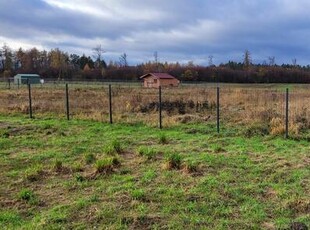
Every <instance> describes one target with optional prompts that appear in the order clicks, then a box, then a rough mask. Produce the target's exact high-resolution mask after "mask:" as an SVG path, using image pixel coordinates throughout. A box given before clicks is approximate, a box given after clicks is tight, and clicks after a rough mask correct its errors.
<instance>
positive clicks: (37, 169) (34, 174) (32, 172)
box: [25, 165, 44, 182]
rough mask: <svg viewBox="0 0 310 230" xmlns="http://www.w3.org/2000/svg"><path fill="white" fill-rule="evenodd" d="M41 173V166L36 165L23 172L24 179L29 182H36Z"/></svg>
mask: <svg viewBox="0 0 310 230" xmlns="http://www.w3.org/2000/svg"><path fill="white" fill-rule="evenodd" d="M43 173H44V172H43V166H42V165H36V166H34V167H31V168H28V169H27V170H26V171H25V178H26V179H27V180H28V181H30V182H34V181H38V180H39V179H40V178H41V176H42V174H43Z"/></svg>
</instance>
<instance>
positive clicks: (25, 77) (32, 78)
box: [14, 74, 41, 84]
mask: <svg viewBox="0 0 310 230" xmlns="http://www.w3.org/2000/svg"><path fill="white" fill-rule="evenodd" d="M40 80H41V78H40V75H38V74H17V75H15V76H14V84H27V83H28V81H29V83H30V84H40Z"/></svg>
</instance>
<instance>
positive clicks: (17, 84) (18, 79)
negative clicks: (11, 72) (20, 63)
mask: <svg viewBox="0 0 310 230" xmlns="http://www.w3.org/2000/svg"><path fill="white" fill-rule="evenodd" d="M17 89H19V79H17Z"/></svg>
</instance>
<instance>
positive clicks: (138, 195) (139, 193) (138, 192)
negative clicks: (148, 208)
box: [131, 189, 145, 200]
mask: <svg viewBox="0 0 310 230" xmlns="http://www.w3.org/2000/svg"><path fill="white" fill-rule="evenodd" d="M131 197H132V198H133V199H134V200H144V199H145V192H144V190H143V189H134V190H133V191H131Z"/></svg>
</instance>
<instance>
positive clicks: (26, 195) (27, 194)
mask: <svg viewBox="0 0 310 230" xmlns="http://www.w3.org/2000/svg"><path fill="white" fill-rule="evenodd" d="M18 199H19V200H22V201H26V202H27V203H29V204H31V205H35V204H38V202H39V201H38V198H37V197H36V196H35V194H34V193H33V192H32V191H31V190H29V189H22V190H21V191H20V192H19V193H18Z"/></svg>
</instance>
